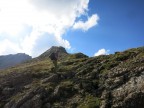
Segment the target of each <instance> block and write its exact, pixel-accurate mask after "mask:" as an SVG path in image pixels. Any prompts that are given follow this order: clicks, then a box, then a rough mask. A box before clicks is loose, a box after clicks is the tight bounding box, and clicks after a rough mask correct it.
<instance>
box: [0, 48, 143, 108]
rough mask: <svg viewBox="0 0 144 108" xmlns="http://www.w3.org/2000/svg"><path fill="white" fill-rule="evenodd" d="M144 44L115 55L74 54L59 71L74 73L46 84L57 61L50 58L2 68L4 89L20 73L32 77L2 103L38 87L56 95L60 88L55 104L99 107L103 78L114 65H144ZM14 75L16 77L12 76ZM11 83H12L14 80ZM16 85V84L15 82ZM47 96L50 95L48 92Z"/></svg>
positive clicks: (61, 73) (60, 65) (61, 62)
mask: <svg viewBox="0 0 144 108" xmlns="http://www.w3.org/2000/svg"><path fill="white" fill-rule="evenodd" d="M141 60H144V47H141V48H136V49H130V50H127V51H124V52H117V53H116V54H115V55H106V56H99V57H92V58H87V57H86V58H76V57H75V55H70V56H68V57H66V58H65V59H63V60H60V61H58V66H59V68H58V70H57V74H59V75H61V76H65V75H67V73H69V72H72V73H74V76H70V77H69V78H63V79H61V80H60V81H59V82H56V83H55V82H49V83H42V80H43V79H44V78H47V77H49V76H51V75H52V74H53V71H52V68H53V64H52V62H51V61H50V60H49V59H43V60H37V61H35V60H34V61H32V62H27V63H24V64H22V65H19V66H17V67H12V68H9V69H6V70H2V71H0V83H1V86H0V89H2V88H4V87H6V85H5V84H4V82H5V80H6V79H7V80H11V78H15V76H17V74H20V75H26V77H27V76H29V79H30V80H31V81H30V82H28V83H24V82H22V84H23V83H24V84H23V85H22V86H19V85H18V88H23V89H21V90H18V91H16V92H14V94H11V95H10V96H9V97H5V98H2V99H1V100H2V101H0V106H1V107H2V106H3V105H4V104H5V103H6V102H8V101H9V100H15V101H18V100H19V99H20V98H21V97H22V96H24V95H25V94H26V93H28V92H29V91H31V90H33V89H36V88H37V87H41V88H44V89H45V91H47V92H50V93H49V94H52V93H53V92H54V91H55V89H56V88H57V87H60V88H61V89H62V90H63V92H62V93H61V94H60V95H61V98H60V99H56V100H54V101H53V102H50V103H51V104H52V106H53V107H56V108H57V107H61V108H63V107H66V108H67V107H78V108H95V107H99V106H100V103H101V100H100V96H101V92H102V91H103V89H104V88H103V87H102V85H103V84H104V80H103V77H104V76H106V75H107V74H108V73H109V72H110V71H111V70H112V69H114V68H121V67H122V68H125V67H126V68H128V69H129V70H132V69H135V68H137V67H141V66H144V62H140V61H141ZM12 76H13V77H12ZM10 84H11V83H10ZM12 86H13V87H14V85H12ZM46 96H47V94H46Z"/></svg>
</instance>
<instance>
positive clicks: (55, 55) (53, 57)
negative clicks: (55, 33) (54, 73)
mask: <svg viewBox="0 0 144 108" xmlns="http://www.w3.org/2000/svg"><path fill="white" fill-rule="evenodd" d="M49 58H50V59H51V60H57V59H58V54H57V53H51V54H50V56H49Z"/></svg>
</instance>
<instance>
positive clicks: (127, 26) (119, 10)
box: [65, 0, 144, 56]
mask: <svg viewBox="0 0 144 108" xmlns="http://www.w3.org/2000/svg"><path fill="white" fill-rule="evenodd" d="M92 13H97V14H98V15H99V17H100V20H99V21H98V25H97V26H95V27H93V28H91V29H90V30H89V31H88V32H82V31H80V30H79V31H75V32H73V31H70V32H69V33H67V34H66V35H65V38H66V39H68V40H70V43H71V45H72V46H73V47H74V48H76V49H75V51H76V52H77V51H80V52H83V53H85V54H87V55H89V56H93V54H94V53H95V51H97V50H99V49H101V48H104V49H106V50H110V51H109V53H114V52H115V51H123V50H126V49H129V48H134V47H140V46H144V0H91V1H90V3H89V15H90V14H92Z"/></svg>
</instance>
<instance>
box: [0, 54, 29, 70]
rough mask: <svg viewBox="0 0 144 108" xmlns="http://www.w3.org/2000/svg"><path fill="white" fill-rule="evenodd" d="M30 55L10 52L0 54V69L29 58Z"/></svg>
mask: <svg viewBox="0 0 144 108" xmlns="http://www.w3.org/2000/svg"><path fill="white" fill-rule="evenodd" d="M31 59H32V57H30V56H29V55H26V54H24V53H18V54H14V55H12V54H10V55H6V56H0V69H5V68H8V67H11V66H15V65H17V64H19V63H22V62H25V61H27V60H31Z"/></svg>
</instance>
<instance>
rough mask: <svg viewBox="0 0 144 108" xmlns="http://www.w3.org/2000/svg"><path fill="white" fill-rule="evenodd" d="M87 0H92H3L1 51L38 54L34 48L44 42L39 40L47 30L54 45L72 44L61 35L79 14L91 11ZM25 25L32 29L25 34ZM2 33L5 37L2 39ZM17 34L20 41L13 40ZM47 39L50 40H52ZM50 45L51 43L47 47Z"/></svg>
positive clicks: (0, 0) (0, 25)
mask: <svg viewBox="0 0 144 108" xmlns="http://www.w3.org/2000/svg"><path fill="white" fill-rule="evenodd" d="M88 3H89V0H0V46H1V47H0V54H8V53H13V52H25V53H27V54H29V55H32V56H37V55H34V50H35V49H37V47H36V46H38V44H41V43H37V41H38V40H39V39H40V38H41V37H42V36H43V35H44V34H47V36H48V37H49V36H50V37H51V36H53V37H54V39H55V40H54V43H55V45H61V46H64V47H65V48H68V49H69V48H71V46H70V43H69V41H68V40H65V39H63V37H62V36H63V34H64V33H65V32H66V30H67V29H70V28H71V27H72V26H73V25H74V23H75V20H76V18H78V17H80V16H81V15H85V14H86V13H87V12H88ZM95 16H96V15H95ZM89 19H91V20H94V19H95V17H92V18H89ZM88 23H93V22H92V21H88ZM90 26H93V25H92V24H90ZM26 27H29V28H30V27H31V28H32V29H31V30H29V31H28V32H26V33H24V34H25V36H22V35H21V33H22V32H23V31H26V30H25V29H27V28H26ZM2 35H3V37H4V36H5V38H3V39H1V36H2ZM14 38H15V39H17V41H13V39H14ZM6 40H7V41H6ZM5 42H8V43H9V44H8V45H6V43H5ZM47 42H48V43H51V42H50V40H47ZM3 44H4V45H5V46H4V45H3ZM50 46H51V45H50V44H48V46H47V48H49V47H50ZM7 50H9V51H11V52H9V51H7ZM43 51H44V50H43ZM40 53H42V51H41V52H39V53H38V54H40Z"/></svg>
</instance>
